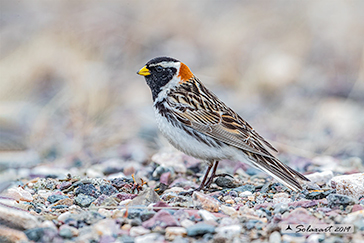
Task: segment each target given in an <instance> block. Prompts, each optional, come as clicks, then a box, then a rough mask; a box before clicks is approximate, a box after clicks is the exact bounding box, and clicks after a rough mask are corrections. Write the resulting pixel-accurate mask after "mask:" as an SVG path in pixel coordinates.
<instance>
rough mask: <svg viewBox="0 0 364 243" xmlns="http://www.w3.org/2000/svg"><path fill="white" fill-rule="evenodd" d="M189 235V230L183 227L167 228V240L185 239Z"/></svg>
mask: <svg viewBox="0 0 364 243" xmlns="http://www.w3.org/2000/svg"><path fill="white" fill-rule="evenodd" d="M186 235H187V230H186V229H185V228H183V227H167V228H166V234H165V237H166V240H170V241H172V240H174V239H175V238H176V237H178V236H181V237H185V236H186Z"/></svg>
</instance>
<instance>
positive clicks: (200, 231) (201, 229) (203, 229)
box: [187, 224, 215, 237]
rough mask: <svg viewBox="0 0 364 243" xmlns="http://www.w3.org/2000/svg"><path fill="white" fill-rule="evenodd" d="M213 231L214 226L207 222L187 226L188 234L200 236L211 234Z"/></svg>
mask: <svg viewBox="0 0 364 243" xmlns="http://www.w3.org/2000/svg"><path fill="white" fill-rule="evenodd" d="M214 232H215V227H214V226H212V225H209V224H195V225H193V226H190V227H188V228H187V235H188V236H192V237H193V236H201V235H205V234H209V233H210V234H212V233H214Z"/></svg>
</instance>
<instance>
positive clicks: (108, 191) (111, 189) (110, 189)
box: [100, 185, 118, 196]
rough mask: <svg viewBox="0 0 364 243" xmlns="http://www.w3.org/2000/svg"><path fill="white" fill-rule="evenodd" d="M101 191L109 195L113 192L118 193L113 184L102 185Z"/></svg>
mask: <svg viewBox="0 0 364 243" xmlns="http://www.w3.org/2000/svg"><path fill="white" fill-rule="evenodd" d="M100 191H101V193H102V194H105V195H107V196H111V195H112V194H115V193H118V190H116V188H115V187H113V186H112V185H101V186H100Z"/></svg>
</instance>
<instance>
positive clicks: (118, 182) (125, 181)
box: [111, 177, 133, 188]
mask: <svg viewBox="0 0 364 243" xmlns="http://www.w3.org/2000/svg"><path fill="white" fill-rule="evenodd" d="M130 183H133V180H132V179H129V178H126V177H120V178H114V179H112V180H111V184H112V185H113V186H114V187H116V188H122V187H123V186H125V185H126V184H130Z"/></svg>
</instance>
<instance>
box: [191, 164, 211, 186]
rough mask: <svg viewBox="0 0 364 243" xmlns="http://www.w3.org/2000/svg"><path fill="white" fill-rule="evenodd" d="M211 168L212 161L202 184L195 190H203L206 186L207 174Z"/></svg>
mask: <svg viewBox="0 0 364 243" xmlns="http://www.w3.org/2000/svg"><path fill="white" fill-rule="evenodd" d="M211 168H212V163H210V164H209V167H207V170H206V173H205V175H204V177H203V179H202V182H201V184H200V186H199V187H197V188H196V189H195V190H194V191H201V190H202V189H203V188H204V187H205V182H206V180H207V176H208V175H209V173H210V170H211Z"/></svg>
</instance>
